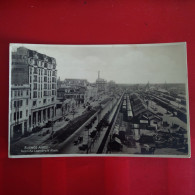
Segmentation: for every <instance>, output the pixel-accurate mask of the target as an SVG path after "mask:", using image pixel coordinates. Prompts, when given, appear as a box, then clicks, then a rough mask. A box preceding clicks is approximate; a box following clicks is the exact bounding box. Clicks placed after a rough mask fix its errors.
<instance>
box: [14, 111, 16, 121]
mask: <svg viewBox="0 0 195 195" xmlns="http://www.w3.org/2000/svg"><path fill="white" fill-rule="evenodd" d="M14 120H16V112H14Z"/></svg>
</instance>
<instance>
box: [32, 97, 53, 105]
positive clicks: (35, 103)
mask: <svg viewBox="0 0 195 195" xmlns="http://www.w3.org/2000/svg"><path fill="white" fill-rule="evenodd" d="M51 101H52V102H54V98H51ZM46 103H47V99H43V104H46ZM36 105H37V100H34V101H33V106H36Z"/></svg>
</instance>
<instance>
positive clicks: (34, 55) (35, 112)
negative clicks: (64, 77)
mask: <svg viewBox="0 0 195 195" xmlns="http://www.w3.org/2000/svg"><path fill="white" fill-rule="evenodd" d="M11 83H12V88H13V86H14V85H25V84H27V85H28V86H29V100H30V102H29V103H30V107H29V119H28V126H29V129H28V130H31V129H32V128H33V127H36V126H38V125H42V124H44V123H46V122H47V121H48V120H49V119H51V118H52V117H54V116H55V115H56V97H57V70H56V60H55V58H52V57H49V56H46V55H44V54H41V53H38V52H36V51H33V50H30V49H27V48H24V47H19V48H17V51H15V52H13V53H12V78H11Z"/></svg>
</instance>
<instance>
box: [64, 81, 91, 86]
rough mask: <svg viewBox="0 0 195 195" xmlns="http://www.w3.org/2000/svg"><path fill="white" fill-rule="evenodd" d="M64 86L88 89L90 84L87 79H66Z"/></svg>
mask: <svg viewBox="0 0 195 195" xmlns="http://www.w3.org/2000/svg"><path fill="white" fill-rule="evenodd" d="M63 84H64V85H66V86H80V87H86V86H87V85H88V84H89V82H88V81H87V80H86V79H65V80H64V82H63Z"/></svg>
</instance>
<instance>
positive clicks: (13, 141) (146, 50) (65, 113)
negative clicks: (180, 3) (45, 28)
mask: <svg viewBox="0 0 195 195" xmlns="http://www.w3.org/2000/svg"><path fill="white" fill-rule="evenodd" d="M186 52H187V51H186V43H184V42H180V43H161V44H132V45H129V44H124V45H46V44H10V55H9V63H10V64H9V66H10V74H9V75H10V77H9V78H10V79H9V157H10V158H29V157H61V156H62V157H63V156H64V157H66V156H67V157H68V156H117V157H120V156H129V157H140V156H141V157H176V158H177V157H178V158H189V157H190V125H189V124H190V121H189V101H188V76H187V53H186Z"/></svg>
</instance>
